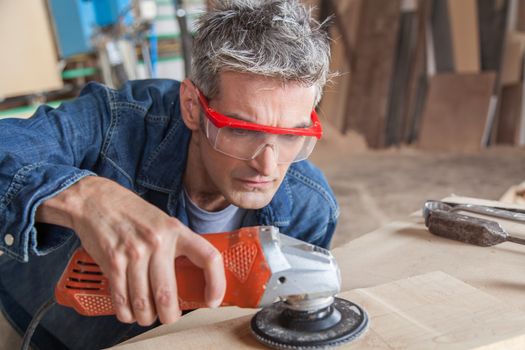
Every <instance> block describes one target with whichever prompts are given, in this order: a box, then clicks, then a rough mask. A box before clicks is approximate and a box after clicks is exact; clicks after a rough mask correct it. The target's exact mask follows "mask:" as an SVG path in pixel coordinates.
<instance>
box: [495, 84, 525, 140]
mask: <svg viewBox="0 0 525 350" xmlns="http://www.w3.org/2000/svg"><path fill="white" fill-rule="evenodd" d="M522 95H523V83H517V84H512V85H507V86H503V87H502V88H501V94H500V106H499V113H498V125H497V134H496V142H497V143H502V144H508V145H517V144H518V142H519V133H518V130H519V126H520V123H521V108H522V101H521V98H522Z"/></svg>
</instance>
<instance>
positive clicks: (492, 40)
mask: <svg viewBox="0 0 525 350" xmlns="http://www.w3.org/2000/svg"><path fill="white" fill-rule="evenodd" d="M508 5H509V0H498V1H494V0H477V7H478V26H479V37H480V50H481V56H480V58H481V70H482V71H485V70H492V71H499V70H500V67H501V58H502V49H503V44H504V42H505V29H506V26H507V12H508Z"/></svg>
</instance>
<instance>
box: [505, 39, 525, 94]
mask: <svg viewBox="0 0 525 350" xmlns="http://www.w3.org/2000/svg"><path fill="white" fill-rule="evenodd" d="M524 54H525V33H521V32H511V33H508V34H507V40H506V42H505V49H504V53H503V65H502V66H501V78H500V79H501V84H502V85H511V84H517V83H519V82H520V81H521V80H522V68H523V55H524Z"/></svg>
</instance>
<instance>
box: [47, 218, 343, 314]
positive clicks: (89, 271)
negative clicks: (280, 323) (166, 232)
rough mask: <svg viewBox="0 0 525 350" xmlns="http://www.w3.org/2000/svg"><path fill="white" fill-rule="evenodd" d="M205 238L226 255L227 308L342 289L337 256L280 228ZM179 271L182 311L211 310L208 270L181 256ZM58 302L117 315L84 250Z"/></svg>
mask: <svg viewBox="0 0 525 350" xmlns="http://www.w3.org/2000/svg"><path fill="white" fill-rule="evenodd" d="M202 237H204V238H206V239H207V240H208V241H209V242H210V243H212V244H213V245H214V246H215V247H216V248H217V249H218V250H219V251H220V252H221V253H222V256H223V261H224V270H225V275H226V294H225V296H224V299H223V302H222V304H221V306H228V305H235V306H239V307H244V308H258V307H262V306H266V305H269V304H271V303H273V302H274V301H275V300H276V299H278V298H281V299H282V298H286V297H287V296H292V295H293V296H294V298H300V299H311V298H319V297H332V296H333V295H335V294H336V293H337V292H338V291H339V288H340V276H339V270H338V268H337V265H336V264H335V260H334V259H333V257H332V256H331V254H330V253H329V252H328V251H326V250H324V249H322V248H318V247H315V246H313V245H310V244H307V243H304V242H302V241H299V240H297V239H294V238H291V237H288V236H284V235H282V234H279V232H278V230H277V229H276V228H275V227H272V226H255V227H247V228H241V229H239V230H237V231H233V232H224V233H214V234H206V235H203V236H202ZM291 258H292V259H291ZM299 267H300V269H298V268H299ZM175 273H176V279H177V289H178V297H179V304H180V307H181V309H182V310H189V309H196V308H202V307H206V306H205V303H204V286H205V280H204V274H203V271H202V270H201V269H200V268H199V267H197V266H195V265H194V264H193V263H191V261H190V260H189V259H188V258H186V257H184V256H181V257H178V258H177V259H175ZM320 280H322V281H323V282H322V283H320V282H319V281H320ZM308 281H310V282H308ZM314 281H315V282H316V283H312V282H314ZM55 298H56V301H57V302H58V303H59V304H61V305H64V306H68V307H72V308H74V309H75V310H76V311H77V312H78V313H80V314H82V315H86V316H97V315H112V314H114V313H115V312H114V308H113V304H112V300H111V294H110V286H109V283H108V280H107V279H106V277H105V276H104V275H103V274H102V271H101V270H100V268H99V267H98V265H97V264H96V263H95V262H94V261H93V259H92V258H91V257H90V256H89V255H88V253H87V252H86V251H85V250H84V249H83V248H79V249H78V250H77V251H76V252H75V253H74V255H73V256H72V258H71V259H70V261H69V264H68V266H67V268H66V269H65V271H64V273H63V274H62V277H61V278H60V280H59V282H58V284H57V286H56V289H55Z"/></svg>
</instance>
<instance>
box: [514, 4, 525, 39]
mask: <svg viewBox="0 0 525 350" xmlns="http://www.w3.org/2000/svg"><path fill="white" fill-rule="evenodd" d="M517 2H518V14H517V16H516V17H517V22H516V30H519V31H521V32H525V0H517Z"/></svg>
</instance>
